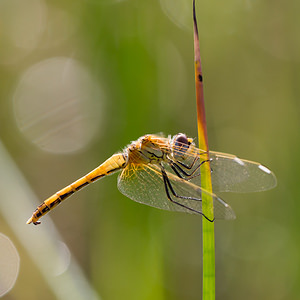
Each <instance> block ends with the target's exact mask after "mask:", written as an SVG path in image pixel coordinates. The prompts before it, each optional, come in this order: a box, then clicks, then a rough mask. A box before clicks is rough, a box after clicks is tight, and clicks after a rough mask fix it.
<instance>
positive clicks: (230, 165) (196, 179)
mask: <svg viewBox="0 0 300 300" xmlns="http://www.w3.org/2000/svg"><path fill="white" fill-rule="evenodd" d="M177 144H178V145H172V149H173V153H176V155H175V156H173V157H171V160H173V161H174V163H175V168H176V170H177V171H179V174H180V176H181V177H183V178H184V179H186V180H189V181H190V182H193V183H194V184H196V185H198V186H201V182H200V168H201V166H202V164H203V158H204V157H205V155H204V154H205V152H204V151H203V150H200V149H198V148H197V147H195V145H194V144H193V143H192V144H191V145H190V146H189V147H188V149H187V146H186V145H185V144H180V143H177ZM161 147H162V148H166V150H168V147H171V146H170V143H168V140H167V139H165V140H164V142H163V143H162V145H161ZM209 153H210V166H211V171H212V172H211V176H212V186H213V191H214V192H217V191H219V192H238V193H247V192H259V191H265V190H268V189H272V188H274V187H275V186H276V184H277V181H276V177H275V175H274V173H273V172H272V171H270V170H269V169H268V168H267V167H265V166H263V165H262V164H260V163H257V162H253V161H249V160H245V159H240V158H238V157H237V156H235V155H232V154H226V153H221V152H214V151H209ZM205 163H208V162H205ZM186 166H187V167H186ZM186 174H187V175H186Z"/></svg>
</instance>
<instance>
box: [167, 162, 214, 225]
mask: <svg viewBox="0 0 300 300" xmlns="http://www.w3.org/2000/svg"><path fill="white" fill-rule="evenodd" d="M161 173H162V177H163V180H164V186H165V191H166V194H167V198H168V199H169V200H170V201H171V202H172V203H174V204H177V205H179V206H181V207H184V208H186V209H188V210H190V211H193V212H195V213H197V214H200V215H202V216H203V217H204V218H205V219H206V220H208V221H209V222H213V221H214V220H215V218H213V219H212V220H211V219H209V218H208V217H207V216H205V215H204V214H203V213H202V212H201V211H198V210H196V209H193V208H191V207H189V206H186V205H184V204H182V203H179V202H177V201H175V200H173V199H172V197H171V195H170V191H171V193H172V195H173V196H174V197H176V198H179V199H185V200H194V201H202V200H201V199H199V198H194V197H186V196H180V195H177V193H176V192H175V191H174V189H173V187H172V185H171V182H170V180H169V178H168V175H167V173H166V172H165V170H164V168H163V167H162V166H161Z"/></svg>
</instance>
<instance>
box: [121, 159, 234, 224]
mask: <svg viewBox="0 0 300 300" xmlns="http://www.w3.org/2000/svg"><path fill="white" fill-rule="evenodd" d="M166 175H167V177H168V180H169V182H170V184H171V186H172V188H173V190H174V192H175V193H176V195H177V196H181V197H182V196H183V197H186V198H193V200H192V199H183V198H180V197H176V196H174V194H172V192H170V191H169V192H170V194H171V197H172V198H173V199H174V200H175V201H176V202H178V203H179V204H175V203H172V202H171V201H170V200H169V199H168V196H167V192H166V188H165V185H164V180H163V176H162V174H161V170H160V167H159V166H157V165H152V164H151V165H136V164H129V165H128V166H127V167H126V168H125V169H124V170H123V171H122V173H121V174H120V175H119V177H118V188H119V190H120V192H121V193H123V194H124V195H125V196H127V197H128V198H130V199H132V200H134V201H136V202H140V203H143V204H146V205H150V206H153V207H156V208H160V209H164V210H171V211H181V212H187V213H196V212H195V211H197V212H200V213H201V212H202V201H201V198H202V195H203V194H207V195H209V196H210V197H212V199H213V204H214V216H215V218H216V219H227V220H228V219H234V218H235V214H234V212H233V210H232V208H231V207H230V206H229V205H228V204H227V203H225V202H224V201H223V200H222V199H220V198H218V197H217V196H216V195H215V194H212V193H209V192H207V191H205V190H203V189H202V188H201V187H199V186H197V185H195V184H193V183H191V182H189V181H187V180H185V179H182V178H179V177H178V176H177V175H175V174H172V173H171V172H168V171H166ZM181 205H182V206H181ZM183 206H185V207H183Z"/></svg>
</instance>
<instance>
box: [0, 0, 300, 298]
mask: <svg viewBox="0 0 300 300" xmlns="http://www.w3.org/2000/svg"><path fill="white" fill-rule="evenodd" d="M188 2H189V1H186V0H176V1H175V0H172V1H171V0H160V1H153V0H123V1H121V0H119V1H117V0H85V1H83V0H81V1H67V0H61V1H47V0H28V1H21V0H9V1H8V0H7V1H1V2H0V24H1V25H0V138H1V140H2V142H3V144H4V145H5V146H6V148H7V149H8V151H9V153H10V155H11V156H12V157H13V158H14V160H15V162H16V164H17V166H18V168H19V169H20V171H21V172H22V173H23V174H24V176H25V177H26V179H27V180H28V182H29V184H30V187H31V188H32V190H33V191H35V193H36V194H37V195H38V196H39V197H40V199H41V201H43V200H44V199H45V198H47V197H48V196H50V195H51V194H53V193H54V192H55V191H57V190H58V189H60V188H62V187H63V186H65V185H67V184H69V183H71V182H72V181H73V180H75V179H77V178H79V177H80V176H82V175H84V174H85V173H87V172H88V171H90V170H92V169H93V168H94V167H96V166H97V165H99V164H100V163H101V162H103V161H104V160H105V159H106V158H107V157H108V156H110V155H111V154H113V153H114V152H116V151H118V150H120V149H122V147H124V146H125V145H126V144H128V143H129V142H130V141H131V140H135V139H136V138H138V137H139V136H141V135H144V134H146V133H157V132H164V133H166V134H174V133H177V132H185V133H186V134H188V135H190V136H194V137H196V136H197V129H196V128H197V127H196V109H195V108H196V106H195V93H194V69H193V68H194V64H193V35H192V8H191V4H192V3H188ZM190 2H192V1H190ZM198 2H199V3H198V4H197V7H198V9H197V15H198V26H199V36H200V47H201V54H202V64H203V73H204V83H205V100H206V113H207V116H206V117H207V123H208V137H209V144H210V148H211V149H213V150H218V151H223V152H228V153H234V154H237V155H239V156H240V157H243V158H249V159H251V160H255V161H260V162H261V163H263V164H265V165H267V166H268V167H270V169H271V170H272V171H274V172H275V174H276V175H277V179H278V187H277V188H276V189H274V190H272V191H268V192H264V193H257V194H244V195H224V199H225V200H227V201H228V202H229V203H230V204H231V205H232V207H233V208H234V210H235V212H236V214H237V220H236V221H233V222H216V224H215V229H216V276H217V278H216V293H217V295H216V297H217V298H218V299H296V298H297V297H298V295H299V293H300V291H299V284H298V282H299V279H300V278H299V277H300V273H299V268H298V265H299V256H300V254H299V251H298V249H299V243H300V239H299V234H298V228H299V226H300V224H299V220H300V218H299V209H300V204H299V201H298V198H299V197H298V195H299V193H300V190H299V183H298V169H299V168H300V166H299V165H300V159H299V158H298V156H299V154H298V153H299V152H300V149H299V148H300V142H299V141H300V138H299V99H298V98H299V97H300V92H299V79H300V78H299V77H300V76H299V70H300V67H299V62H300V35H299V32H298V30H299V28H300V27H299V25H300V24H299V18H298V11H299V8H300V4H299V3H298V2H297V1H295V0H292V1H289V2H288V3H284V2H282V1H281V2H280V1H275V2H274V1H272V2H270V1H269V2H262V1H226V2H219V3H216V2H212V1H201V2H200V1H198ZM14 184H15V186H16V189H17V188H18V182H15V183H14ZM0 201H13V202H15V203H18V199H12V198H9V199H6V198H5V199H3V198H1V199H0ZM34 206H35V203H32V207H28V208H27V211H26V212H25V214H26V215H28V217H29V216H30V214H31V213H32V211H33V210H34V208H35V207H34ZM16 207H18V206H16ZM1 216H2V215H1V212H0V225H1V232H2V233H3V234H5V235H6V236H8V237H10V239H11V240H12V241H13V242H14V245H15V247H16V248H17V250H18V252H19V255H20V260H21V266H20V271H19V277H18V279H17V281H16V284H15V287H14V288H13V289H12V290H11V291H10V293H9V294H8V295H7V296H4V298H3V299H12V298H14V299H33V300H34V299H41V296H42V298H43V299H45V300H48V299H49V300H50V299H55V296H54V295H55V293H54V292H53V290H52V289H51V288H49V286H48V285H47V283H46V282H45V279H44V277H41V276H40V275H39V273H38V270H37V267H36V266H35V265H34V263H33V261H32V260H31V259H30V258H29V256H28V253H27V252H26V251H25V249H24V248H23V247H22V245H21V244H20V243H19V241H18V238H17V237H16V236H14V233H13V232H12V230H11V224H10V223H9V222H6V221H5V220H4V218H2V217H1ZM50 216H51V218H52V219H53V220H54V221H55V223H56V224H57V227H58V229H59V231H60V232H61V234H62V236H63V237H64V240H65V243H66V245H67V246H68V248H69V249H70V251H71V255H72V257H75V258H76V259H77V261H78V262H79V265H80V266H81V268H82V269H83V271H84V272H85V274H86V276H87V278H88V279H89V281H90V284H91V286H92V287H93V288H94V289H95V290H96V291H97V292H98V294H99V295H100V296H101V297H102V298H103V299H131V300H133V299H168V300H169V299H172V300H177V299H190V300H193V299H199V298H200V297H201V276H202V275H201V268H202V267H201V264H202V261H201V260H202V255H201V220H200V218H199V217H197V216H190V215H183V214H179V213H178V214H177V213H170V212H165V211H159V210H156V209H154V208H150V207H146V206H143V205H140V204H137V203H134V202H133V201H131V200H129V199H127V198H126V197H124V196H123V195H121V194H120V193H119V192H118V190H117V187H116V175H113V176H111V177H109V178H105V179H103V180H102V181H100V182H98V183H96V184H94V185H92V186H91V187H89V188H88V189H86V190H84V191H82V192H80V193H78V195H74V196H73V197H72V198H71V199H70V200H68V201H67V202H66V203H64V204H62V205H61V207H59V208H58V209H56V210H55V211H53V212H52V213H51V214H50ZM28 217H27V218H28ZM47 219H48V220H49V218H48V217H45V218H44V220H42V221H43V222H42V225H40V226H47V224H48V221H47ZM26 220H27V219H24V226H28V225H26V224H25V222H26ZM11 222H14V213H13V212H12V219H11ZM20 230H22V229H20ZM34 230H37V228H34V227H32V232H33V234H34ZM38 242H39V241H36V244H35V245H33V246H34V247H37V245H38ZM45 259H47V257H45ZM49 276H53V275H49Z"/></svg>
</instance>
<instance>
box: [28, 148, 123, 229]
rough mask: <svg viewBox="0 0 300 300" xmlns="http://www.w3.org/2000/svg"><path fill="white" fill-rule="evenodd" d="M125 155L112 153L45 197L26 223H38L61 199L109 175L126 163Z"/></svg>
mask: <svg viewBox="0 0 300 300" xmlns="http://www.w3.org/2000/svg"><path fill="white" fill-rule="evenodd" d="M126 161H127V160H126V156H125V155H124V154H123V153H118V154H114V155H113V156H111V157H110V158H109V159H107V160H106V161H105V162H104V163H103V164H101V165H100V166H99V167H97V168H96V169H94V170H93V171H91V172H90V173H88V174H87V175H85V176H83V177H82V178H80V179H78V180H76V181H75V182H73V183H71V184H70V185H68V186H66V187H65V188H63V189H62V190H60V191H58V192H57V193H55V194H54V195H52V196H51V197H49V198H48V199H46V200H45V201H44V202H43V203H42V204H41V205H39V206H38V207H37V209H36V210H35V211H34V212H33V214H32V217H31V218H30V219H29V220H28V221H27V224H30V223H33V224H34V225H37V224H40V222H39V221H38V220H39V218H41V217H42V216H44V215H45V214H47V213H48V212H49V211H50V210H52V209H53V208H55V207H56V206H57V205H58V204H60V203H61V202H62V201H63V200H65V199H67V198H68V197H70V196H71V195H72V194H74V193H75V192H77V191H79V190H81V189H82V188H84V187H85V186H87V185H88V184H90V183H92V182H94V181H96V180H98V179H100V178H101V177H104V176H107V175H110V174H112V173H114V172H116V171H118V170H120V169H122V168H124V167H125V165H126Z"/></svg>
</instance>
